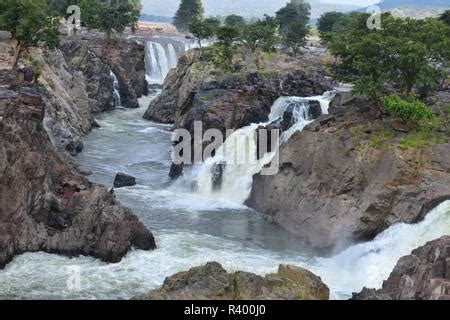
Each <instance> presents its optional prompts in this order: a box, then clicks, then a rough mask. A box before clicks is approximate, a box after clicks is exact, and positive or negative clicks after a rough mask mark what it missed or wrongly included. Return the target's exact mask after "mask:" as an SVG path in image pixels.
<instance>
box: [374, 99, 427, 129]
mask: <svg viewBox="0 0 450 320" xmlns="http://www.w3.org/2000/svg"><path fill="white" fill-rule="evenodd" d="M382 101H383V105H384V108H385V109H386V111H388V112H390V113H392V114H393V115H394V116H396V117H397V118H399V119H401V120H402V121H403V123H405V124H416V125H417V124H419V123H420V122H421V121H423V120H425V119H432V118H433V116H434V114H433V111H432V110H431V109H430V108H429V107H427V106H426V105H425V104H424V103H423V102H421V101H418V100H417V99H416V98H415V97H414V96H410V97H409V98H408V100H407V101H406V100H403V99H401V98H400V97H398V96H395V95H389V96H386V97H384V98H383V99H382Z"/></svg>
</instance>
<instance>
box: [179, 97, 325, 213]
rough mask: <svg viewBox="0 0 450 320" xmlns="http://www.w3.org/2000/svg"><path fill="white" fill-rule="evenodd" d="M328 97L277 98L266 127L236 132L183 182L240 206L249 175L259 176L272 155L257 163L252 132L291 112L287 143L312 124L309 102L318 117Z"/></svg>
mask: <svg viewBox="0 0 450 320" xmlns="http://www.w3.org/2000/svg"><path fill="white" fill-rule="evenodd" d="M331 97H332V93H326V94H324V95H323V96H318V97H308V98H300V97H281V98H279V99H278V100H277V101H276V102H275V103H274V105H273V106H272V110H271V113H270V115H269V121H268V122H266V123H260V124H256V123H253V124H251V125H249V126H247V127H244V128H241V129H239V130H236V131H235V132H234V133H233V134H232V135H230V136H229V137H228V138H227V140H226V141H225V143H224V144H223V145H222V146H221V147H220V148H219V149H218V150H217V152H216V155H215V156H214V157H213V158H209V159H206V160H205V162H204V163H203V164H202V165H200V166H198V167H194V168H193V171H192V172H190V173H188V176H187V179H192V180H193V182H194V183H195V185H196V187H197V192H198V193H199V194H201V195H205V196H214V198H216V199H217V198H219V199H220V200H222V201H229V202H238V203H240V204H243V203H244V202H245V200H247V198H248V196H249V195H250V192H251V188H252V182H253V175H254V174H256V173H259V172H260V171H261V170H262V168H263V167H264V166H265V165H266V164H268V163H270V162H271V160H272V159H273V157H274V155H275V152H272V153H267V154H266V155H265V156H264V157H262V158H261V159H259V160H258V159H257V143H256V138H255V130H256V129H257V128H258V127H260V126H266V125H268V124H270V123H273V122H275V121H279V120H282V119H283V114H284V112H285V111H286V110H289V109H291V110H292V113H293V119H294V124H293V125H292V127H291V128H290V129H289V130H287V131H285V132H284V133H283V134H282V135H281V137H280V140H281V142H284V141H287V140H288V139H289V138H290V137H291V136H292V134H294V133H295V132H296V131H301V130H303V128H304V127H305V126H306V125H308V124H309V123H311V122H312V120H313V119H312V118H311V117H310V113H309V101H314V100H315V101H319V103H320V107H321V111H322V114H327V113H328V105H329V102H330V100H331ZM217 166H221V170H222V178H221V188H217V185H216V184H215V181H216V177H215V174H216V173H217Z"/></svg>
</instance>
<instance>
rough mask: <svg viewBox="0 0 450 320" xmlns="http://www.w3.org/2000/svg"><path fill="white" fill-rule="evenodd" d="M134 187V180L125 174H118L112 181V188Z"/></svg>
mask: <svg viewBox="0 0 450 320" xmlns="http://www.w3.org/2000/svg"><path fill="white" fill-rule="evenodd" d="M134 185H136V178H135V177H132V176H130V175H128V174H125V173H121V172H120V173H118V174H117V175H116V178H115V179H114V188H122V187H131V186H134Z"/></svg>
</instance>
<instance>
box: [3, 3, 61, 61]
mask: <svg viewBox="0 0 450 320" xmlns="http://www.w3.org/2000/svg"><path fill="white" fill-rule="evenodd" d="M58 28H59V19H58V18H57V17H56V13H55V12H54V11H53V10H52V9H51V7H50V6H49V5H48V4H47V2H46V1H45V0H2V2H0V30H6V31H9V32H11V34H12V37H13V38H14V39H15V40H17V47H16V50H15V55H14V63H13V69H15V68H16V67H17V63H18V61H19V58H20V55H21V53H22V52H23V51H24V50H28V48H30V47H32V46H37V45H38V44H40V43H42V44H43V45H44V46H45V47H47V48H56V47H57V46H58V45H59V37H58V35H59V32H58Z"/></svg>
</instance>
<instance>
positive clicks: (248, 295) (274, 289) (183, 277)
mask: <svg viewBox="0 0 450 320" xmlns="http://www.w3.org/2000/svg"><path fill="white" fill-rule="evenodd" d="M329 295H330V290H329V289H328V287H327V286H326V285H325V284H324V283H323V282H322V281H321V280H320V278H319V277H317V276H316V275H314V274H313V273H311V272H309V271H308V270H305V269H303V268H300V267H295V266H289V265H280V266H279V267H278V272H277V273H274V274H268V275H266V276H265V277H261V276H258V275H256V274H253V273H249V272H243V271H236V272H233V273H228V272H227V271H226V270H225V269H224V268H223V267H222V266H221V265H220V264H219V263H217V262H209V263H207V264H206V265H205V266H202V267H196V268H192V269H190V270H189V271H187V272H180V273H177V274H175V275H173V276H171V277H168V278H166V280H165V281H164V284H163V286H162V287H161V288H160V289H156V290H153V291H150V292H148V293H147V294H144V295H142V296H139V297H136V299H139V300H328V299H329Z"/></svg>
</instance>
